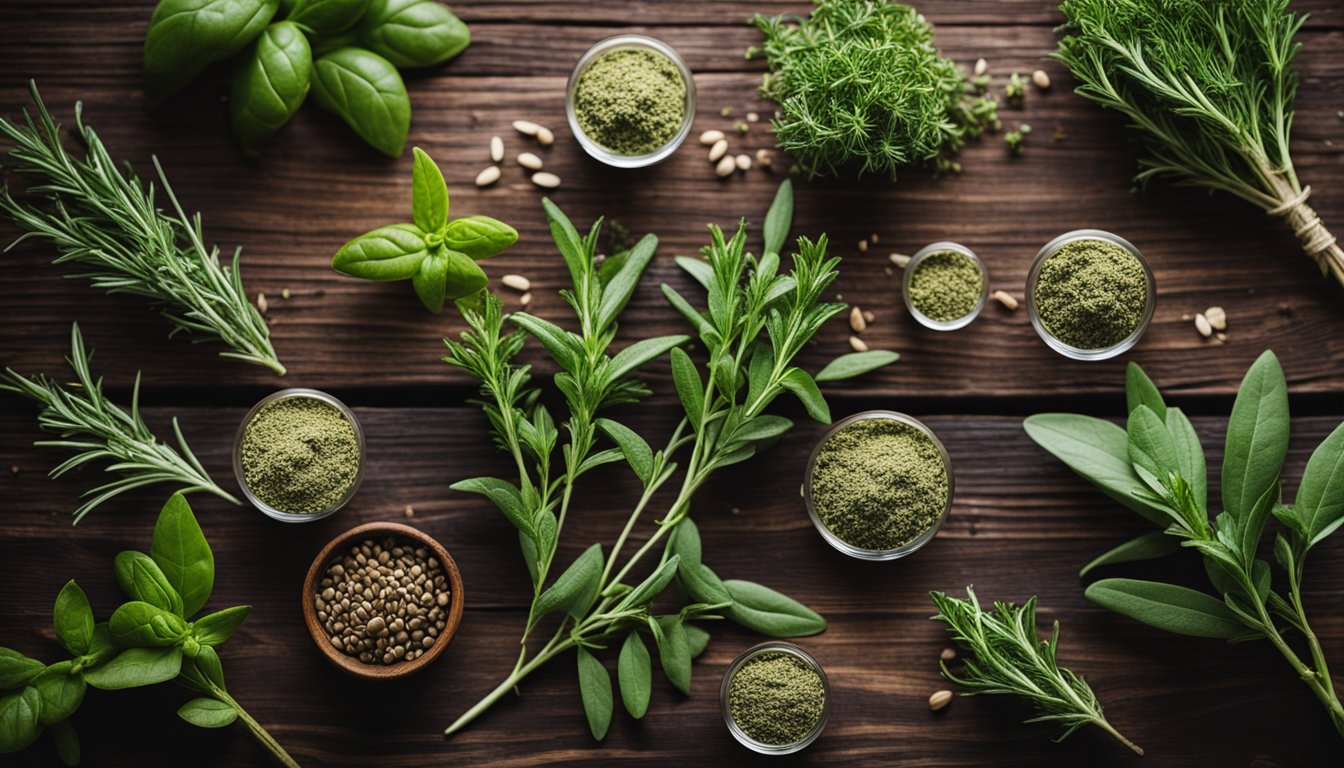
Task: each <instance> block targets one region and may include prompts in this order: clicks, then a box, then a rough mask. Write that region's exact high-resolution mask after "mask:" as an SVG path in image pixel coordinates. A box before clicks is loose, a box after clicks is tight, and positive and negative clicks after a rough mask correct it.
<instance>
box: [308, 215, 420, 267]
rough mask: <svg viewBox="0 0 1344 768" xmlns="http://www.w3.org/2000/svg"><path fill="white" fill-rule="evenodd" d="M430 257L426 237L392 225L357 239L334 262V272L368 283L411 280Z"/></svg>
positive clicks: (409, 229)
mask: <svg viewBox="0 0 1344 768" xmlns="http://www.w3.org/2000/svg"><path fill="white" fill-rule="evenodd" d="M428 256H429V246H428V245H427V244H426V243H425V237H424V235H423V234H422V233H421V232H420V231H419V230H418V229H416V228H415V227H413V226H411V225H410V224H390V225H388V226H386V227H379V228H377V229H375V230H373V231H371V232H365V233H364V234H362V235H360V236H359V237H356V238H355V239H354V240H351V241H350V242H348V243H346V244H345V245H343V246H341V250H339V251H337V252H336V255H335V256H333V257H332V259H331V267H332V269H334V270H336V271H337V272H340V273H341V274H344V275H350V276H351V277H359V278H363V279H365V280H409V279H411V278H412V277H414V276H415V275H416V273H417V272H419V271H420V264H421V262H423V261H424V260H425V258H426V257H428Z"/></svg>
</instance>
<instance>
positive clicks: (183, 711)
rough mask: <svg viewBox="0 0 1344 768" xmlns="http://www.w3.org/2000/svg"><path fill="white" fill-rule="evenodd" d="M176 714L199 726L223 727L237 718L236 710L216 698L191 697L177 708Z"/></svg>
mask: <svg viewBox="0 0 1344 768" xmlns="http://www.w3.org/2000/svg"><path fill="white" fill-rule="evenodd" d="M177 716H178V717H180V718H182V719H183V720H186V721H187V722H188V723H191V724H192V725H194V726H197V727H199V728H223V727H224V726H226V725H232V724H233V721H234V720H237V719H238V710H236V709H234V708H233V707H231V706H229V705H228V704H225V703H224V702H222V701H220V700H218V699H207V698H199V699H192V700H191V701H188V702H187V703H186V704H183V705H182V706H181V707H180V708H178V710H177Z"/></svg>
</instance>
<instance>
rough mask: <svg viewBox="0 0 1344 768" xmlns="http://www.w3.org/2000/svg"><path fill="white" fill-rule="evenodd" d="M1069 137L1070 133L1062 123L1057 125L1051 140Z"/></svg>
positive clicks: (1061, 139)
mask: <svg viewBox="0 0 1344 768" xmlns="http://www.w3.org/2000/svg"><path fill="white" fill-rule="evenodd" d="M1068 137H1069V134H1067V133H1065V132H1064V126H1062V125H1056V126H1055V132H1054V134H1053V135H1052V136H1051V137H1050V140H1051V141H1063V140H1065V139H1067V138H1068Z"/></svg>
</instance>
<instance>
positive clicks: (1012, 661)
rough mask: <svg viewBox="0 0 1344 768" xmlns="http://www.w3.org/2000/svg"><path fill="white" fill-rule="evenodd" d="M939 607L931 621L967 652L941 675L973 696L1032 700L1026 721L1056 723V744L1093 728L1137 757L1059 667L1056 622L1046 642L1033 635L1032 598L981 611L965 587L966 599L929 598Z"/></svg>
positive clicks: (1087, 692)
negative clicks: (958, 667) (957, 666)
mask: <svg viewBox="0 0 1344 768" xmlns="http://www.w3.org/2000/svg"><path fill="white" fill-rule="evenodd" d="M929 596H930V597H932V598H933V603H934V605H935V606H937V608H938V614H937V615H936V616H934V618H935V619H937V620H939V621H943V622H946V623H947V630H948V632H950V633H951V634H952V637H953V639H954V640H955V641H956V642H957V643H958V644H960V645H961V646H962V647H963V648H964V649H965V651H966V653H965V655H963V657H962V662H961V663H962V669H961V673H960V674H957V673H955V672H953V671H952V670H951V669H950V668H949V667H948V666H947V662H942V669H943V676H944V677H946V678H947V679H948V680H951V681H952V682H954V683H956V684H957V685H960V686H962V687H964V688H968V689H970V691H969V693H967V694H966V695H968V696H970V695H975V694H977V693H1007V694H1012V695H1015V696H1021V697H1023V698H1025V699H1027V700H1028V701H1029V702H1031V705H1032V707H1034V708H1035V710H1036V712H1037V715H1036V716H1035V717H1033V718H1031V719H1029V720H1027V722H1029V723H1041V722H1048V723H1056V724H1058V725H1059V726H1060V728H1061V729H1062V730H1061V731H1060V733H1059V735H1058V736H1056V737H1055V741H1063V740H1064V739H1065V738H1067V737H1068V736H1069V734H1071V733H1073V732H1074V731H1076V730H1078V729H1079V728H1082V727H1083V726H1085V725H1095V726H1097V727H1098V728H1101V729H1102V730H1104V731H1106V732H1107V733H1109V734H1111V735H1112V736H1114V737H1115V738H1116V739H1118V740H1119V741H1120V743H1121V744H1124V745H1125V746H1127V747H1129V748H1130V749H1132V750H1134V751H1135V752H1137V753H1138V754H1140V755H1142V754H1143V750H1142V749H1141V748H1139V746H1138V745H1137V744H1135V743H1134V742H1132V741H1130V740H1129V739H1127V738H1125V737H1124V736H1122V735H1121V734H1120V732H1119V731H1117V730H1116V729H1115V728H1114V727H1112V726H1111V724H1110V723H1109V722H1107V721H1106V717H1105V715H1104V714H1102V710H1101V702H1099V701H1097V696H1096V694H1095V693H1093V692H1092V688H1091V687H1089V686H1088V684H1087V683H1086V682H1085V681H1084V680H1083V679H1082V678H1081V677H1079V676H1077V675H1075V674H1074V673H1073V672H1071V671H1069V670H1068V669H1065V668H1063V667H1061V666H1059V664H1058V662H1056V660H1055V652H1056V650H1057V649H1058V647H1059V622H1058V621H1056V622H1055V624H1054V628H1053V630H1052V631H1051V633H1050V639H1049V640H1041V639H1040V638H1039V637H1038V636H1037V634H1036V598H1035V597H1034V596H1033V597H1031V598H1030V599H1029V600H1027V602H1026V603H1024V604H1023V605H1014V604H1012V603H1001V602H998V601H995V603H994V609H993V610H992V611H986V610H984V609H983V608H981V607H980V600H979V598H977V597H976V596H975V590H974V589H972V588H971V587H967V588H966V597H967V599H966V600H962V599H961V598H957V597H952V596H950V595H946V594H944V593H942V592H932V593H930V595H929Z"/></svg>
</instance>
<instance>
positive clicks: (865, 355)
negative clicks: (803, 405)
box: [817, 349, 901, 383]
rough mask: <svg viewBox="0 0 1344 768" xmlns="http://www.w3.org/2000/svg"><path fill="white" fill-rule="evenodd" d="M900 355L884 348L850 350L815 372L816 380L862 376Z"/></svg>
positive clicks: (821, 381) (823, 381)
mask: <svg viewBox="0 0 1344 768" xmlns="http://www.w3.org/2000/svg"><path fill="white" fill-rule="evenodd" d="M900 359H901V356H900V355H899V354H897V353H895V352H888V351H887V350H885V349H870V350H868V351H867V352H850V353H849V354H847V355H841V356H839V357H837V358H835V359H834V360H832V361H831V362H829V363H827V364H826V367H825V368H822V369H821V370H820V371H819V372H818V373H817V381H818V382H820V383H825V382H828V381H840V380H842V379H850V378H853V377H855V376H862V375H863V374H865V373H868V372H869V371H875V370H877V369H878V368H881V367H883V366H885V365H891V364H892V363H894V362H896V361H897V360H900Z"/></svg>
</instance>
